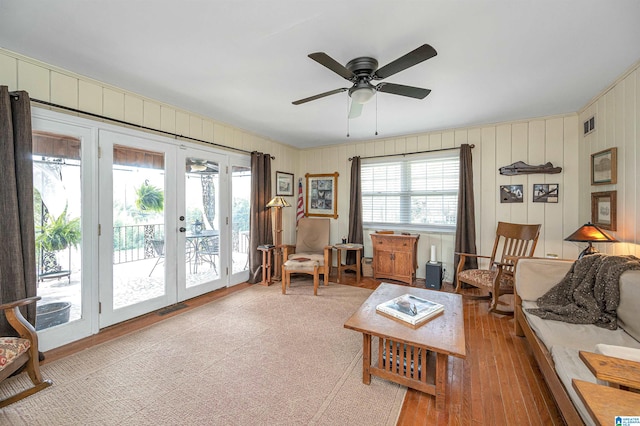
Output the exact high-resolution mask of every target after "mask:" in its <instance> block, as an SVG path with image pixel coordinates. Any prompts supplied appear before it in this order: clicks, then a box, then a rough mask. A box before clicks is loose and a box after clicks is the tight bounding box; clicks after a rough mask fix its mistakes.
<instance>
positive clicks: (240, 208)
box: [231, 166, 251, 274]
mask: <svg viewBox="0 0 640 426" xmlns="http://www.w3.org/2000/svg"><path fill="white" fill-rule="evenodd" d="M250 193H251V169H250V168H249V167H243V166H233V167H232V168H231V198H232V206H231V222H232V228H231V240H232V243H233V246H232V249H233V250H232V260H233V266H232V273H234V274H235V273H238V272H242V271H246V270H248V269H249V256H248V253H249V194H250Z"/></svg>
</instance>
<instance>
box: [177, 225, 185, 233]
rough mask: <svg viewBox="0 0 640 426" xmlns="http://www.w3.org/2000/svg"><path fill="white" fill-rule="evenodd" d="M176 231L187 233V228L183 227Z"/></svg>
mask: <svg viewBox="0 0 640 426" xmlns="http://www.w3.org/2000/svg"><path fill="white" fill-rule="evenodd" d="M178 231H180V232H187V228H185V227H184V226H181V227H180V229H178Z"/></svg>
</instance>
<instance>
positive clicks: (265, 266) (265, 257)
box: [258, 246, 275, 286]
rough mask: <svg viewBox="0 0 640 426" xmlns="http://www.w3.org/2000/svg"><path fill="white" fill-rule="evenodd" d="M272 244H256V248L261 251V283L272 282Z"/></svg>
mask: <svg viewBox="0 0 640 426" xmlns="http://www.w3.org/2000/svg"><path fill="white" fill-rule="evenodd" d="M274 249H275V247H273V246H258V250H260V251H261V252H262V281H261V282H260V284H261V285H266V286H269V285H271V284H272V283H273V280H272V276H271V273H272V271H271V264H272V263H271V261H272V259H273V250H274Z"/></svg>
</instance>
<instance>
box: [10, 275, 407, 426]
mask: <svg viewBox="0 0 640 426" xmlns="http://www.w3.org/2000/svg"><path fill="white" fill-rule="evenodd" d="M370 294H371V291H370V290H367V289H362V288H357V287H351V286H344V285H339V284H333V283H331V284H330V285H329V286H328V287H324V286H321V287H320V289H319V292H318V296H316V297H314V296H313V285H312V283H311V281H309V280H304V281H300V280H299V281H294V282H292V284H291V288H290V289H289V290H288V294H287V295H282V294H281V290H280V286H278V285H276V286H271V287H261V286H257V285H256V286H252V287H250V288H248V289H246V290H243V291H240V292H237V293H233V294H231V295H229V296H226V297H224V298H222V299H219V300H216V301H214V302H211V303H209V304H206V305H204V306H201V307H199V308H196V309H194V310H191V311H188V312H185V313H183V314H180V315H177V316H174V317H172V318H169V319H167V320H165V321H161V322H159V323H157V324H154V325H152V326H149V327H147V328H144V329H142V330H139V331H137V332H134V333H132V334H129V335H126V336H123V337H121V338H118V339H116V340H113V341H110V342H107V343H104V344H101V345H98V346H95V347H92V348H90V349H87V350H85V351H82V352H79V353H77V354H74V355H72V356H69V357H66V358H64V359H61V360H58V361H55V362H52V363H51V364H46V365H44V366H43V368H42V373H43V375H44V376H45V378H48V379H52V380H53V382H54V384H53V386H52V387H50V388H48V389H46V390H44V391H41V392H39V393H37V394H35V395H33V396H30V397H28V398H26V399H24V400H22V401H20V402H18V403H16V404H13V405H10V406H8V407H6V408H5V409H2V410H0V424H3V425H5V424H6V425H94V424H95V425H123V424H128V425H165V424H170V425H182V424H190V425H308V424H314V425H315V424H317V425H393V424H395V423H396V420H397V417H398V414H399V412H400V409H401V406H402V401H403V398H404V395H405V392H406V388H404V387H402V386H399V385H396V384H393V383H390V382H387V381H384V380H381V379H378V378H376V377H373V378H372V380H371V384H370V385H365V384H363V383H362V336H361V335H360V334H358V333H356V332H354V331H351V330H347V329H344V328H343V324H344V322H345V320H346V319H347V318H349V316H350V315H351V314H352V313H353V312H354V311H355V310H356V309H357V308H358V306H360V304H362V302H363V301H364V300H365V299H366V298H367V297H368V296H369V295H370ZM26 382H28V379H27V378H26V375H24V374H22V375H20V376H18V377H16V378H14V379H11V380H9V381H5V382H4V383H3V384H2V386H0V397H4V396H5V395H6V394H7V393H12V392H14V391H15V390H16V389H17V388H21V387H22V386H24V385H25V383H26Z"/></svg>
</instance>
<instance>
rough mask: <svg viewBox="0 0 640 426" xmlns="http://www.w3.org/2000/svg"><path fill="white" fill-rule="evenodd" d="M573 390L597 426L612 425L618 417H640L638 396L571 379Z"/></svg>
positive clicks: (639, 396) (639, 399) (639, 397)
mask: <svg viewBox="0 0 640 426" xmlns="http://www.w3.org/2000/svg"><path fill="white" fill-rule="evenodd" d="M571 384H572V385H573V388H574V389H575V390H576V392H577V393H578V396H579V397H580V399H581V400H582V402H583V403H584V405H585V407H586V408H587V411H589V414H590V415H591V418H593V420H594V421H595V422H596V424H598V425H603V426H605V425H607V426H608V425H613V424H615V423H614V419H615V418H616V417H618V416H630V417H638V416H640V394H638V393H635V392H629V391H625V390H620V389H616V388H612V387H609V386H603V385H598V384H595V383H591V382H585V381H584V380H578V379H573V380H572V381H571Z"/></svg>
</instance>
